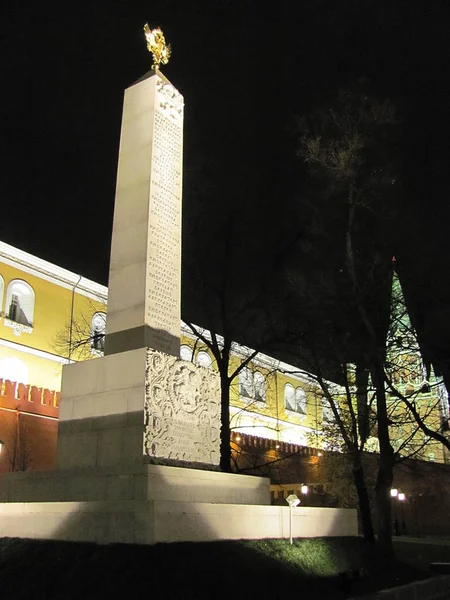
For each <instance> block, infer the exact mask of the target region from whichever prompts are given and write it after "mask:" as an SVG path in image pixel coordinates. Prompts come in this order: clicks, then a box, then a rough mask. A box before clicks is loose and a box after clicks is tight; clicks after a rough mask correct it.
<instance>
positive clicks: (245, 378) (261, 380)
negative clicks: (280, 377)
mask: <svg viewBox="0 0 450 600" xmlns="http://www.w3.org/2000/svg"><path fill="white" fill-rule="evenodd" d="M239 395H240V396H243V397H244V398H249V399H250V400H256V401H257V402H265V401H266V378H265V377H264V375H263V374H262V373H260V372H259V371H255V372H254V373H252V372H251V371H250V369H248V368H247V367H244V368H243V369H242V371H241V372H240V373H239Z"/></svg>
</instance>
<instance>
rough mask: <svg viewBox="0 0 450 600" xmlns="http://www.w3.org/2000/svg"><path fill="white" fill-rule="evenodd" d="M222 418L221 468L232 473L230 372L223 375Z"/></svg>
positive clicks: (221, 394)
mask: <svg viewBox="0 0 450 600" xmlns="http://www.w3.org/2000/svg"><path fill="white" fill-rule="evenodd" d="M221 375H223V374H221ZM220 420H221V428H220V468H221V470H222V471H224V472H225V473H231V445H230V381H229V379H228V373H226V376H221V393H220Z"/></svg>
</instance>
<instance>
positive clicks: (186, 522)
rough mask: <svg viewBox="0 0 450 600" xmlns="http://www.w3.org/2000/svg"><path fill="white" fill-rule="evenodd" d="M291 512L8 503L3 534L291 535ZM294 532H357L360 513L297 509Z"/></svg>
mask: <svg viewBox="0 0 450 600" xmlns="http://www.w3.org/2000/svg"><path fill="white" fill-rule="evenodd" d="M237 477H238V476H237ZM289 510H290V509H289V508H284V507H280V506H255V505H242V504H241V505H239V504H212V503H195V502H175V501H166V500H154V501H148V502H145V501H132V500H129V501H109V502H108V501H103V502H102V501H98V502H14V503H3V504H0V537H23V538H39V539H54V540H55V539H56V540H66V541H80V542H96V543H100V544H109V543H129V544H155V543H157V542H180V541H211V540H236V539H261V538H288V537H289V534H290V529H289ZM292 534H293V536H294V537H319V536H320V537H321V536H349V535H352V536H354V535H357V534H358V530H357V523H356V511H355V510H353V509H334V508H295V509H293V514H292Z"/></svg>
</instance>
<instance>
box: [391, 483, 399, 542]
mask: <svg viewBox="0 0 450 600" xmlns="http://www.w3.org/2000/svg"><path fill="white" fill-rule="evenodd" d="M391 498H392V499H393V500H394V535H399V528H398V519H397V503H396V502H395V500H396V499H397V498H398V489H397V488H391Z"/></svg>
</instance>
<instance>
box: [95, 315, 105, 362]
mask: <svg viewBox="0 0 450 600" xmlns="http://www.w3.org/2000/svg"><path fill="white" fill-rule="evenodd" d="M96 320H97V321H99V322H100V320H101V323H100V325H101V327H100V328H98V326H97V325H96V324H95V322H94V321H96ZM96 331H98V332H99V333H100V335H102V336H103V339H101V338H100V341H99V345H100V347H96V345H95V343H94V342H95V341H96V340H95V337H94V336H95V332H96ZM105 336H106V313H105V312H104V311H101V310H99V311H97V312H95V313H94V314H93V315H92V319H91V354H95V355H97V356H103V355H104V353H105Z"/></svg>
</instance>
